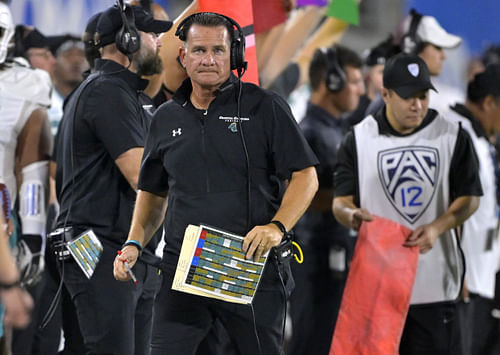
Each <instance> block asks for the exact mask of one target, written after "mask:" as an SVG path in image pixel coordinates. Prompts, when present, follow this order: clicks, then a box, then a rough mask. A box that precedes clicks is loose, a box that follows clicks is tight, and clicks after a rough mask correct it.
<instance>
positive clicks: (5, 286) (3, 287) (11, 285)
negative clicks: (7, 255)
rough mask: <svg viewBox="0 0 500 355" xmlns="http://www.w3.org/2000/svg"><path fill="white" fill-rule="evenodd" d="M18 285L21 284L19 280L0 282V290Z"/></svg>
mask: <svg viewBox="0 0 500 355" xmlns="http://www.w3.org/2000/svg"><path fill="white" fill-rule="evenodd" d="M18 286H21V283H20V282H19V281H14V282H12V283H10V284H6V283H3V282H0V289H2V290H9V289H11V288H13V287H18Z"/></svg>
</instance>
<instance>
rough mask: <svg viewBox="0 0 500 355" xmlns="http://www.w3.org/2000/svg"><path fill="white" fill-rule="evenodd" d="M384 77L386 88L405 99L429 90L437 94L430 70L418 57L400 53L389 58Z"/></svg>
mask: <svg viewBox="0 0 500 355" xmlns="http://www.w3.org/2000/svg"><path fill="white" fill-rule="evenodd" d="M383 75H384V77H383V84H384V87H385V88H386V89H391V90H394V91H395V92H396V93H397V94H398V95H399V96H401V97H402V98H403V99H408V98H410V97H411V96H413V95H415V94H416V93H418V92H421V91H426V90H429V89H432V90H434V91H436V92H437V90H436V88H435V87H434V85H432V83H431V76H430V74H429V68H427V65H426V64H425V62H424V61H423V60H422V58H420V57H419V56H417V55H408V54H404V53H400V54H398V55H395V56H394V57H391V58H389V60H388V61H387V62H386V63H385V67H384V74H383Z"/></svg>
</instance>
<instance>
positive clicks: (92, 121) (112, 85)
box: [56, 60, 155, 251]
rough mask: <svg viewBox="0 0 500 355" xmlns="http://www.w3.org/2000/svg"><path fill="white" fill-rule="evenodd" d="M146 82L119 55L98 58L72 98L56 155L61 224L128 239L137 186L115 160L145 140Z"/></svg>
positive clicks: (115, 242)
mask: <svg viewBox="0 0 500 355" xmlns="http://www.w3.org/2000/svg"><path fill="white" fill-rule="evenodd" d="M147 83H148V81H147V80H143V79H141V78H140V77H139V76H138V75H136V74H134V73H132V72H131V71H129V70H127V69H126V68H124V67H123V66H121V65H119V64H118V63H116V62H114V61H111V60H97V61H96V74H93V75H91V76H90V77H89V78H88V79H86V81H84V82H83V83H82V84H81V85H80V86H79V88H78V89H77V91H75V92H74V94H73V95H72V96H71V98H70V99H69V101H68V102H67V105H66V108H65V112H64V116H63V120H62V123H61V127H60V133H59V139H58V148H57V152H58V154H57V161H56V162H57V173H56V185H57V190H58V195H59V196H58V199H59V203H60V205H61V213H60V215H59V218H58V221H57V223H58V226H59V227H61V226H63V225H64V224H65V223H67V225H72V226H76V227H77V228H78V229H84V228H92V229H93V230H94V232H95V233H96V235H97V236H98V237H99V238H100V239H101V240H104V241H108V242H110V243H111V244H112V245H113V246H116V247H117V248H119V246H120V245H121V244H122V243H123V242H124V241H125V240H126V238H127V235H128V231H129V227H130V222H131V219H132V211H133V207H134V202H135V197H136V192H135V191H134V190H133V189H132V187H131V186H130V184H129V183H128V182H127V180H126V179H125V177H124V176H123V175H122V173H121V172H120V170H119V169H118V166H117V165H116V163H115V160H116V159H117V158H118V157H119V156H120V155H121V154H122V153H124V152H126V151H127V150H129V149H131V148H135V147H143V146H144V142H145V138H146V135H147V131H148V128H149V124H150V121H151V113H152V112H151V109H152V107H153V106H152V102H151V100H150V99H149V97H147V96H146V95H145V94H144V93H143V92H142V90H143V89H145V88H146V86H147ZM70 208H71V210H70ZM68 215H69V216H68ZM66 218H67V222H66ZM154 244H155V243H152V245H151V246H149V248H150V249H151V250H153V251H154V247H155V245H154Z"/></svg>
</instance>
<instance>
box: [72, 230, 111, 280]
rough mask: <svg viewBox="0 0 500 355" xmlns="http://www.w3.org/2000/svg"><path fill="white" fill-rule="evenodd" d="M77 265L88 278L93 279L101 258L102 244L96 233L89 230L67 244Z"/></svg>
mask: <svg viewBox="0 0 500 355" xmlns="http://www.w3.org/2000/svg"><path fill="white" fill-rule="evenodd" d="M66 247H67V248H68V250H69V252H70V253H71V256H72V257H73V259H75V261H76V263H77V264H78V266H79V267H80V269H82V271H83V273H84V274H85V276H87V278H89V279H90V278H91V277H92V274H93V273H94V271H95V268H96V267H97V263H98V262H99V259H100V258H101V254H102V244H101V242H100V241H99V239H97V236H96V235H95V234H94V232H93V231H92V230H91V229H89V230H86V231H85V232H83V233H82V234H80V235H79V236H78V237H77V238H75V239H74V240H72V241H71V242H69V243H67V244H66Z"/></svg>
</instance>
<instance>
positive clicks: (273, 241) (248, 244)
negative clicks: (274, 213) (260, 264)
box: [243, 223, 283, 261]
mask: <svg viewBox="0 0 500 355" xmlns="http://www.w3.org/2000/svg"><path fill="white" fill-rule="evenodd" d="M282 237H283V233H282V232H281V230H280V229H279V228H278V226H276V225H275V224H273V223H270V224H266V225H264V226H256V227H254V228H252V230H251V231H250V232H248V233H247V235H246V236H245V239H244V240H243V251H244V252H245V253H246V258H247V259H251V258H252V256H253V259H254V261H257V260H259V258H260V257H261V256H262V255H264V254H265V253H267V252H268V251H269V250H270V249H271V248H272V247H275V246H277V245H279V244H280V243H281V239H282Z"/></svg>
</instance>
